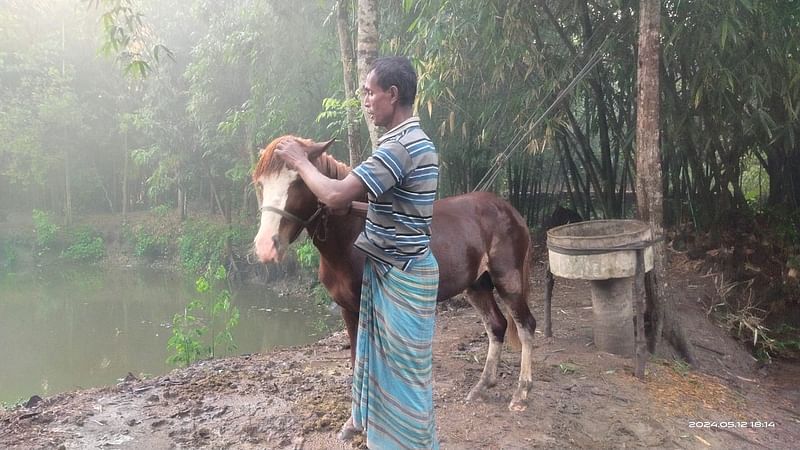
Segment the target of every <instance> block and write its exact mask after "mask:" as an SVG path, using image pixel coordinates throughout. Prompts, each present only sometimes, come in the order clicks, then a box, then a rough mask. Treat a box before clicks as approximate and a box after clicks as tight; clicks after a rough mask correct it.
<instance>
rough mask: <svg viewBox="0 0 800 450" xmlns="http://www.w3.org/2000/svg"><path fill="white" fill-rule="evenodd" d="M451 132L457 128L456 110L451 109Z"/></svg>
mask: <svg viewBox="0 0 800 450" xmlns="http://www.w3.org/2000/svg"><path fill="white" fill-rule="evenodd" d="M449 121H450V133H453V132H454V131H455V130H456V112H455V111H450V120H449Z"/></svg>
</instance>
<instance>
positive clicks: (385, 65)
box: [372, 56, 417, 106]
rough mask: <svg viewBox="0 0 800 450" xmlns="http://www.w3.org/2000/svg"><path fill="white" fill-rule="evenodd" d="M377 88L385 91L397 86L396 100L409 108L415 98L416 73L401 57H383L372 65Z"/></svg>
mask: <svg viewBox="0 0 800 450" xmlns="http://www.w3.org/2000/svg"><path fill="white" fill-rule="evenodd" d="M372 70H373V71H375V79H376V81H377V82H378V86H380V87H381V89H383V90H387V89H389V88H390V87H392V86H397V92H398V99H399V101H400V104H401V105H403V106H411V105H413V104H414V99H415V98H416V97H417V72H416V71H414V67H413V66H412V65H411V61H409V60H408V58H406V57H403V56H385V57H383V58H378V59H376V60H375V62H374V63H373V64H372Z"/></svg>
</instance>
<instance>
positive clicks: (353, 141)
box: [336, 0, 364, 167]
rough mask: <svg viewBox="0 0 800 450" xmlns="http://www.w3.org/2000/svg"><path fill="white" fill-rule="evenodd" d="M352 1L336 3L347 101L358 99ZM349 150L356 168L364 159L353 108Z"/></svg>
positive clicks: (343, 0)
mask: <svg viewBox="0 0 800 450" xmlns="http://www.w3.org/2000/svg"><path fill="white" fill-rule="evenodd" d="M350 1H351V0H337V1H336V12H337V13H336V30H337V31H338V33H339V50H340V51H341V54H342V72H343V74H344V78H343V80H344V97H345V101H347V100H350V99H352V98H356V90H357V89H358V86H356V77H355V67H354V66H355V54H354V53H353V40H352V39H351V38H350V27H349V26H348V25H349V23H350V20H349V18H350V14H349V9H350V8H349V5H350ZM346 113H347V148H348V149H349V151H350V152H349V153H350V166H351V167H355V166H356V165H357V164H358V163H360V162H361V160H362V159H364V158H363V155H362V152H361V139H360V136H359V135H358V125H359V120H358V116H357V115H356V111H355V110H354V109H353V108H347V110H346Z"/></svg>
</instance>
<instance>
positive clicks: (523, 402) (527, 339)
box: [508, 322, 533, 411]
mask: <svg viewBox="0 0 800 450" xmlns="http://www.w3.org/2000/svg"><path fill="white" fill-rule="evenodd" d="M517 330H518V331H519V340H520V341H521V342H522V355H521V356H520V368H519V384H518V385H517V390H516V391H515V392H514V395H513V397H511V403H510V404H509V405H508V409H510V410H511V411H524V410H525V408H527V407H528V392H530V390H531V387H532V385H533V335H532V334H531V333H530V331H529V330H528V329H526V328H524V327H522V325H521V324H520V323H519V322H517Z"/></svg>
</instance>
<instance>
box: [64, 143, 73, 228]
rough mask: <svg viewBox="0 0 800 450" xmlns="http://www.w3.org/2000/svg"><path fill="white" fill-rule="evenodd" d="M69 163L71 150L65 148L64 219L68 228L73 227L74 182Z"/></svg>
mask: <svg viewBox="0 0 800 450" xmlns="http://www.w3.org/2000/svg"><path fill="white" fill-rule="evenodd" d="M69 163H70V161H69V149H67V148H66V147H64V218H65V223H66V224H67V226H69V225H72V180H71V175H70V172H69Z"/></svg>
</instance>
